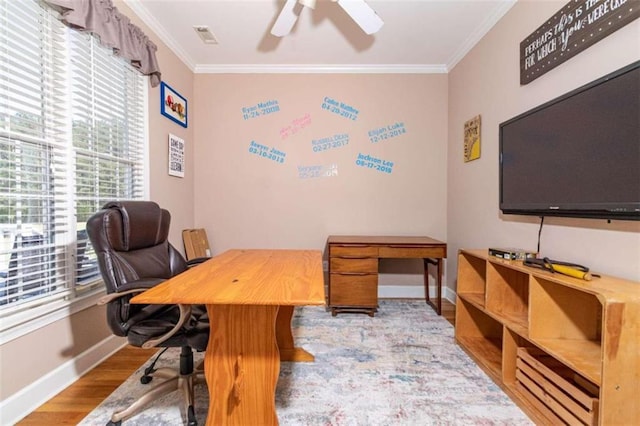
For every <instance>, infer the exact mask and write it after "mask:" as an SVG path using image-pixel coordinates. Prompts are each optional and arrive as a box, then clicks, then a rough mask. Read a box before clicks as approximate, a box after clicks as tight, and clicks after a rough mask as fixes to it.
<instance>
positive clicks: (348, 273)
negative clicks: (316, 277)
mask: <svg viewBox="0 0 640 426" xmlns="http://www.w3.org/2000/svg"><path fill="white" fill-rule="evenodd" d="M339 274H340V275H371V273H370V272H339Z"/></svg>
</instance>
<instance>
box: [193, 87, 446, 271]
mask: <svg viewBox="0 0 640 426" xmlns="http://www.w3.org/2000/svg"><path fill="white" fill-rule="evenodd" d="M195 91H196V93H197V96H196V102H195V107H194V112H195V117H196V121H197V123H198V124H197V127H196V130H195V132H196V133H195V139H196V140H197V141H198V142H197V145H196V151H195V156H196V158H195V171H196V179H195V185H196V186H195V222H196V224H197V226H198V227H204V228H206V230H207V234H208V236H209V240H210V243H211V245H212V249H213V252H214V253H220V252H221V251H224V250H227V249H229V248H251V247H256V248H265V247H269V248H309V249H324V245H325V242H326V239H327V236H328V235H330V234H356V235H357V234H373V235H376V234H378V235H420V234H426V235H430V236H432V237H434V238H438V239H444V238H445V236H446V227H447V217H446V208H445V205H446V169H445V168H446V140H447V126H446V121H447V115H446V114H447V76H446V75H445V74H432V75H371V74H364V75H351V74H337V75H336V74H298V75H294V74H280V75H276V74H261V75H246V74H237V75H217V74H207V75H203V74H197V75H196V77H195ZM326 98H330V99H332V100H334V101H337V102H342V103H345V104H347V105H349V106H351V107H353V108H354V109H357V110H358V115H357V119H356V120H351V119H349V118H345V117H343V116H340V115H339V114H336V113H334V112H331V111H328V110H326V109H323V108H322V104H323V102H325V101H326V100H327V99H326ZM268 101H277V103H278V106H279V111H277V112H272V113H268V114H264V115H260V116H257V117H254V118H248V119H245V118H244V117H243V108H245V109H250V108H251V107H252V106H254V105H257V104H258V103H260V102H268ZM325 103H326V102H325ZM305 117H306V118H305ZM296 119H303V122H306V123H308V124H307V125H304V126H299V127H300V129H299V131H297V132H295V133H293V130H291V131H290V135H289V136H285V135H286V133H287V132H286V130H285V131H284V134H283V133H282V131H283V129H286V127H287V126H290V125H292V124H295V121H296ZM304 120H306V121H304ZM397 123H401V124H402V126H403V127H399V129H402V128H403V129H404V130H405V133H401V134H399V135H398V136H393V137H390V138H388V139H386V140H381V141H379V142H372V141H371V139H370V136H369V133H370V131H372V130H375V129H378V128H385V129H388V128H389V127H394V126H395V125H397ZM294 127H295V126H294ZM396 130H397V129H396ZM342 134H346V135H348V144H347V145H344V146H339V147H332V148H330V149H327V150H324V151H321V152H314V149H313V142H312V141H314V140H316V141H317V140H320V139H322V138H326V137H332V136H333V137H334V136H335V135H342ZM390 135H393V133H390ZM251 141H255V142H256V143H258V144H261V145H265V146H268V147H270V148H271V147H275V148H277V149H278V150H280V151H283V152H284V153H286V156H285V157H284V162H283V163H279V162H275V161H272V160H270V159H268V158H263V157H260V156H258V155H255V154H253V153H251V152H249V148H250V143H251ZM316 149H317V148H316ZM359 154H363V155H370V156H374V157H376V158H379V159H382V160H385V161H390V162H393V167H392V169H391V173H386V172H381V171H378V170H376V169H369V168H367V167H362V166H359V165H357V164H356V160H357V158H358V155H359ZM331 165H335V167H337V175H332V176H329V177H317V178H303V177H301V175H300V169H299V167H301V166H322V167H324V168H325V169H324V170H326V169H327V168H330V167H331ZM334 170H336V169H334ZM414 278H415V277H414ZM416 281H417V284H420V282H421V281H420V276H418V277H417V278H415V279H414V280H413V283H416Z"/></svg>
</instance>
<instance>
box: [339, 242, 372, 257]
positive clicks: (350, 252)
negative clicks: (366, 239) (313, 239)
mask: <svg viewBox="0 0 640 426" xmlns="http://www.w3.org/2000/svg"><path fill="white" fill-rule="evenodd" d="M330 253H331V257H377V256H378V247H372V246H358V245H355V246H336V245H332V246H331V249H330Z"/></svg>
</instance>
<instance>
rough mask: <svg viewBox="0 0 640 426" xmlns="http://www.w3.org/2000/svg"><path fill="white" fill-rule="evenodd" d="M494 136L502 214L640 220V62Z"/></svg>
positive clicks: (547, 105)
mask: <svg viewBox="0 0 640 426" xmlns="http://www.w3.org/2000/svg"><path fill="white" fill-rule="evenodd" d="M499 130H500V138H499V140H500V210H502V212H503V213H505V214H518V215H536V216H541V217H544V216H563V217H585V218H599V219H623V220H640V61H638V62H634V63H632V64H630V65H628V66H626V67H624V68H622V69H620V70H618V71H615V72H613V73H611V74H608V75H606V76H604V77H602V78H600V79H598V80H596V81H593V82H591V83H589V84H587V85H585V86H582V87H580V88H578V89H576V90H573V91H571V92H569V93H566V94H564V95H562V96H560V97H558V98H556V99H553V100H551V101H549V102H546V103H545V104H543V105H540V106H538V107H536V108H534V109H532V110H530V111H527V112H525V113H523V114H520V115H518V116H516V117H514V118H512V119H510V120H508V121H505V122H504V123H501V124H500V129H499Z"/></svg>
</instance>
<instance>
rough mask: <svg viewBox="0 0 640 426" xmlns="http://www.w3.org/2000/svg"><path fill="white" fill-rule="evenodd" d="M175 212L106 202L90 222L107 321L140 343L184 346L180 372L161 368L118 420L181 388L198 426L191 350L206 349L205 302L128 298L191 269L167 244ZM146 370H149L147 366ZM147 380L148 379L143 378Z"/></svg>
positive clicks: (196, 376) (117, 422)
mask: <svg viewBox="0 0 640 426" xmlns="http://www.w3.org/2000/svg"><path fill="white" fill-rule="evenodd" d="M170 221H171V216H170V214H169V212H168V211H167V210H164V209H161V208H160V207H159V206H158V205H157V204H156V203H154V202H151V201H121V202H110V203H107V204H106V205H105V206H104V207H103V209H102V210H100V211H99V212H97V213H96V214H95V215H93V216H92V217H91V218H90V219H89V221H88V222H87V232H88V234H89V238H90V240H91V244H92V245H93V247H94V249H95V252H96V254H97V256H98V263H99V266H100V272H101V274H102V278H103V279H104V283H105V286H106V288H107V295H106V296H105V297H103V298H102V299H101V301H100V303H103V304H107V321H108V323H109V326H110V328H111V330H112V331H113V333H114V334H115V335H117V336H126V337H127V340H128V342H129V344H131V345H133V346H137V347H143V348H150V347H156V346H157V347H181V348H182V352H181V356H180V371H179V372H178V371H176V370H172V369H162V368H160V369H158V370H155V372H153V373H152V374H151V375H152V376H153V377H159V378H163V379H165V380H164V381H162V382H160V383H154V384H153V385H152V388H151V389H150V390H149V391H148V392H147V393H146V394H145V395H143V396H142V397H140V398H139V399H138V400H137V401H135V402H134V403H133V404H131V405H130V406H129V407H128V408H126V409H124V410H121V411H117V412H115V413H114V414H113V415H112V416H111V420H110V421H109V423H107V424H108V425H120V423H121V422H122V421H123V420H125V419H127V418H129V417H131V416H132V415H133V414H135V413H136V412H137V411H138V410H139V409H140V408H142V407H143V406H144V405H146V404H147V403H148V402H151V401H153V400H155V399H157V398H158V397H159V396H161V395H163V394H166V393H169V392H172V391H174V390H176V389H181V390H182V393H183V394H184V395H185V399H186V401H185V403H186V410H185V414H186V417H187V421H188V424H189V425H196V424H197V422H196V419H195V411H194V407H193V387H194V384H195V383H196V382H200V381H203V380H204V376H203V374H202V371H201V370H195V369H194V366H193V350H192V349H196V350H199V351H202V350H205V349H206V346H207V342H208V339H209V321H208V317H207V315H206V309H205V308H204V306H201V305H194V306H191V305H140V304H130V303H129V300H130V299H131V297H133V296H134V295H135V294H138V293H140V292H142V291H144V290H146V289H148V288H151V287H153V286H155V285H157V284H159V283H161V282H162V281H164V280H166V279H167V278H170V277H173V276H175V275H177V274H180V273H181V272H184V271H185V270H186V269H187V267H188V266H187V262H186V261H185V260H184V258H183V257H182V256H181V255H180V253H179V252H178V251H177V250H176V249H175V248H174V247H173V246H172V245H171V244H170V243H169V241H168V235H169V223H170ZM147 370H148V369H147ZM143 383H144V381H143Z"/></svg>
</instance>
